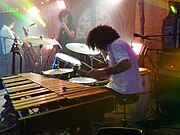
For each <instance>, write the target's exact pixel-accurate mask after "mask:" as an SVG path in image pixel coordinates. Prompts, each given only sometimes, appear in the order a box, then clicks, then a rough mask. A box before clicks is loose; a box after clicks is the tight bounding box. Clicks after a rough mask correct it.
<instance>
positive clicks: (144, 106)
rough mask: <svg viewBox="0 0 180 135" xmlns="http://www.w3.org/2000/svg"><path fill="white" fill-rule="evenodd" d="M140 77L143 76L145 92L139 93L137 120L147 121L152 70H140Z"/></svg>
mask: <svg viewBox="0 0 180 135" xmlns="http://www.w3.org/2000/svg"><path fill="white" fill-rule="evenodd" d="M139 72H140V75H141V76H142V84H143V88H144V90H143V91H142V92H140V93H139V100H138V101H137V102H136V111H135V116H134V117H135V120H137V121H141V120H145V117H146V114H147V111H148V109H149V103H150V97H151V95H150V79H149V76H150V70H149V69H147V68H141V67H140V68H139Z"/></svg>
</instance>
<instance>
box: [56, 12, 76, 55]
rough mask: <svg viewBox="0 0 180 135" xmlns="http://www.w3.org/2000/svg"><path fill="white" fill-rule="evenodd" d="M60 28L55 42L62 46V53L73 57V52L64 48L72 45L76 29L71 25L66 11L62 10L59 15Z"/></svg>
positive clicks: (70, 16)
mask: <svg viewBox="0 0 180 135" xmlns="http://www.w3.org/2000/svg"><path fill="white" fill-rule="evenodd" d="M58 17H59V21H60V28H59V34H58V36H57V38H56V40H57V41H58V42H59V43H60V44H61V45H62V48H63V50H62V51H61V52H62V53H65V54H68V55H73V52H72V51H70V50H68V49H67V48H66V44H67V43H72V42H73V41H74V39H75V34H76V27H75V25H74V24H73V18H72V15H71V13H70V12H69V11H68V10H62V11H61V12H60V13H59V16H58Z"/></svg>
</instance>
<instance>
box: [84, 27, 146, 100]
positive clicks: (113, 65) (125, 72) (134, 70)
mask: <svg viewBox="0 0 180 135" xmlns="http://www.w3.org/2000/svg"><path fill="white" fill-rule="evenodd" d="M87 45H88V46H89V47H90V48H92V49H95V47H96V48H98V49H100V50H104V51H106V52H107V53H108V55H109V67H106V68H102V69H92V70H91V71H90V72H89V76H91V77H93V78H97V79H98V78H102V77H105V76H111V78H110V82H109V83H108V84H107V87H108V88H110V90H111V91H112V92H113V93H114V94H115V95H118V97H121V95H122V96H123V95H124V94H126V95H127V94H135V93H138V92H141V91H143V85H142V78H141V76H140V73H139V70H138V62H137V59H136V55H135V53H134V51H133V50H132V48H131V47H130V45H129V44H128V43H126V42H125V41H124V40H123V39H122V38H120V36H119V34H118V33H117V31H116V30H115V29H114V28H112V27H111V26H108V25H99V26H97V27H95V28H94V29H92V30H91V31H90V32H89V34H88V37H87Z"/></svg>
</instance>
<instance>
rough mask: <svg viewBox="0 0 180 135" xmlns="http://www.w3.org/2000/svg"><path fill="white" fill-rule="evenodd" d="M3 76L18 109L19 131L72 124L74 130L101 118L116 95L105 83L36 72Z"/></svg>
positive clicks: (70, 125)
mask: <svg viewBox="0 0 180 135" xmlns="http://www.w3.org/2000/svg"><path fill="white" fill-rule="evenodd" d="M2 79H3V84H4V87H5V89H6V90H7V92H8V94H9V96H10V99H11V101H12V105H13V107H14V109H15V110H16V112H17V117H18V133H19V134H23V135H26V134H35V133H38V132H44V131H52V130H53V131H58V130H60V129H63V128H69V129H70V130H71V131H70V132H71V133H72V134H73V132H74V131H75V129H76V128H77V127H79V126H83V125H87V124H88V123H91V122H93V121H97V120H102V118H103V115H104V113H105V112H109V111H111V110H113V109H114V107H113V105H114V104H113V101H114V96H113V95H111V94H110V92H109V91H108V90H107V89H106V88H105V87H102V86H87V85H83V84H77V83H72V82H68V81H66V80H60V79H56V78H50V77H46V76H43V75H40V74H35V73H22V74H18V75H13V76H8V77H3V78H2ZM87 134H88V133H87Z"/></svg>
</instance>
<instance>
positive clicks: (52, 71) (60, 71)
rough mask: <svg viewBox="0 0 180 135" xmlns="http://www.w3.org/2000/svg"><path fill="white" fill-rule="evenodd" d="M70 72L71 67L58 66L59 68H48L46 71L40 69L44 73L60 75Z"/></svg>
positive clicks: (71, 70)
mask: <svg viewBox="0 0 180 135" xmlns="http://www.w3.org/2000/svg"><path fill="white" fill-rule="evenodd" d="M71 72H73V69H72V68H59V69H50V70H47V71H42V73H43V74H44V75H62V74H66V73H71Z"/></svg>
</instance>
